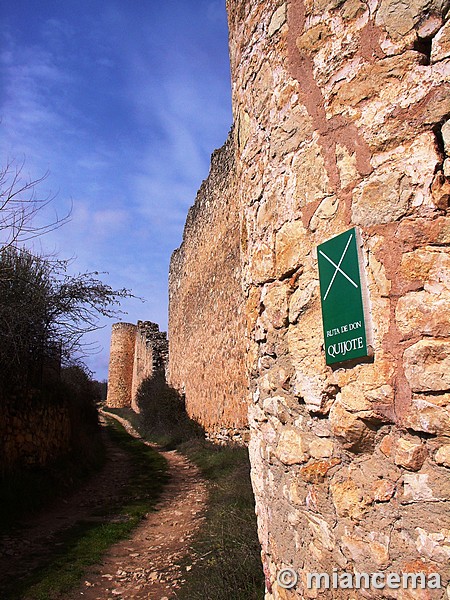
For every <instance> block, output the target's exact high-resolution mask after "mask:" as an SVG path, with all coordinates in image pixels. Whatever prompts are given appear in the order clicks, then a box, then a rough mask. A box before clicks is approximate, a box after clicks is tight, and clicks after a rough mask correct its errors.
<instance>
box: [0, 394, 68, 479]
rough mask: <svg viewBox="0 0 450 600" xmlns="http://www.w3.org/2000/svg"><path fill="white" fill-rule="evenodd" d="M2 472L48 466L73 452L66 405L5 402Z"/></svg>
mask: <svg viewBox="0 0 450 600" xmlns="http://www.w3.org/2000/svg"><path fill="white" fill-rule="evenodd" d="M1 411H2V418H1V419H0V472H2V473H6V472H8V471H12V470H17V469H18V468H21V467H30V466H38V467H42V466H45V465H47V464H49V463H51V462H52V461H54V460H55V459H57V458H59V457H60V456H63V455H64V454H66V453H67V452H68V451H69V449H70V436H71V425H70V413H69V407H68V405H67V404H66V403H63V402H61V403H48V402H40V401H37V400H33V399H28V400H27V399H20V401H19V400H17V399H14V400H11V399H10V400H7V401H2V405H1Z"/></svg>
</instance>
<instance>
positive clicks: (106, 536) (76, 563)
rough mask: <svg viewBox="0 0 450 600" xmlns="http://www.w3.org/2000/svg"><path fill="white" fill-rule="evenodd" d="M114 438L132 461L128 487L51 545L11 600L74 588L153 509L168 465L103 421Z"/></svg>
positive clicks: (38, 599)
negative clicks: (44, 561)
mask: <svg viewBox="0 0 450 600" xmlns="http://www.w3.org/2000/svg"><path fill="white" fill-rule="evenodd" d="M108 430H109V433H110V435H111V436H112V438H113V440H114V441H115V442H116V443H117V444H118V445H120V447H121V448H122V449H123V450H125V451H126V452H127V453H129V454H130V455H131V457H132V463H133V468H134V473H133V476H132V477H131V478H130V483H129V485H128V487H127V488H126V489H125V491H124V494H123V496H122V498H121V501H120V502H116V503H112V504H109V505H108V506H105V507H102V509H101V510H99V511H98V512H96V514H95V517H97V518H98V519H95V520H94V521H93V522H92V521H85V522H81V523H77V524H76V525H74V526H73V527H72V528H70V529H69V530H67V531H65V532H64V534H63V535H62V536H60V538H59V539H58V540H56V541H55V544H54V547H55V549H56V548H59V550H55V552H54V553H53V555H52V556H50V557H49V560H48V561H47V565H46V566H45V567H42V568H40V569H38V570H36V571H35V572H33V573H31V574H30V575H29V576H28V577H27V578H26V579H25V580H23V581H21V582H15V585H14V586H13V589H10V590H8V598H9V599H10V600H19V599H21V600H53V599H56V598H61V597H64V594H65V593H66V592H68V591H69V590H71V589H72V588H73V587H75V586H76V585H78V584H79V583H80V581H81V580H82V578H83V575H84V573H85V572H86V570H87V568H88V567H89V566H91V565H93V564H96V563H98V562H99V561H100V560H101V557H102V556H103V554H104V553H105V552H106V551H107V550H108V549H109V548H110V547H111V546H112V545H113V544H115V543H116V542H118V541H120V540H122V539H124V538H126V537H127V536H129V534H130V533H131V531H132V530H133V529H134V528H135V527H136V526H137V525H138V524H139V523H140V521H141V520H142V518H143V517H144V516H145V515H146V514H147V513H148V512H149V511H150V510H152V509H153V508H154V506H155V504H156V502H157V500H158V498H159V496H160V494H161V491H162V489H163V487H164V484H165V483H166V481H167V479H168V474H167V462H166V460H165V458H164V457H163V456H161V455H160V454H159V453H158V452H156V451H155V450H153V449H152V448H150V447H149V446H146V445H145V444H143V443H142V442H141V441H139V440H136V439H134V438H132V437H131V436H130V435H129V434H128V433H127V432H126V431H125V429H124V428H123V427H122V426H121V425H120V424H118V423H117V422H116V421H112V420H110V419H108Z"/></svg>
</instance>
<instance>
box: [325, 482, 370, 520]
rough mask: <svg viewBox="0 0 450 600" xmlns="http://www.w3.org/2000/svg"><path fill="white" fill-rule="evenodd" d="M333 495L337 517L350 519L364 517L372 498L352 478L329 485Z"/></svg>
mask: <svg viewBox="0 0 450 600" xmlns="http://www.w3.org/2000/svg"><path fill="white" fill-rule="evenodd" d="M330 490H331V494H332V496H333V503H334V507H335V509H336V513H337V515H338V516H339V517H348V518H350V519H352V520H356V521H360V520H361V519H363V518H364V515H365V514H366V512H367V508H368V506H369V505H370V504H371V502H372V500H373V499H372V498H370V497H369V496H367V495H365V493H364V490H362V489H361V488H360V487H359V486H358V485H357V484H356V483H355V482H354V481H353V480H352V479H347V480H346V481H343V482H339V483H332V484H331V486H330Z"/></svg>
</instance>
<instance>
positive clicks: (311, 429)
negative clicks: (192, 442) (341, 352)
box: [227, 0, 450, 600]
mask: <svg viewBox="0 0 450 600" xmlns="http://www.w3.org/2000/svg"><path fill="white" fill-rule="evenodd" d="M448 6H449V3H448V2H447V1H443V0H429V1H424V0H419V1H418V2H414V3H403V2H398V1H397V0H381V1H379V2H378V1H377V0H369V2H362V1H360V0H344V1H342V0H319V1H317V0H314V1H313V0H305V1H303V0H291V1H290V2H280V0H265V1H264V2H263V1H257V0H253V1H249V0H247V1H244V0H228V1H227V9H228V15H229V27H230V55H231V70H232V86H233V112H234V119H235V134H234V138H235V144H236V160H235V172H236V181H237V182H238V183H237V194H238V203H239V213H240V219H241V222H242V235H241V268H242V287H243V290H244V295H245V301H246V322H247V332H246V335H247V343H248V363H249V368H248V376H249V382H250V390H251V393H252V402H251V404H250V409H249V419H250V426H251V441H250V455H251V462H252V480H253V486H254V491H255V496H256V507H257V515H258V526H259V535H260V540H261V544H262V550H263V560H264V568H265V572H266V581H267V600H269V599H272V598H275V599H286V598H289V599H290V598H299V599H300V598H316V597H320V598H345V599H348V598H353V597H355V598H359V597H365V598H376V599H378V598H400V599H402V600H406V599H408V600H409V599H413V598H414V599H415V598H423V599H425V598H433V599H435V598H436V599H437V598H439V599H442V600H443V599H444V598H447V592H446V587H447V583H448V577H449V571H448V561H449V558H450V537H449V535H450V534H449V532H450V511H449V495H450V480H449V467H450V439H449V435H450V425H449V412H450V409H449V407H450V393H449V392H450V378H449V373H450V319H449V315H450V311H449V309H450V256H449V244H450V222H449V217H448V208H449V198H450V182H449V179H448V177H449V176H450V168H449V160H450V121H449V120H448V119H449V117H450V24H449V21H448ZM352 226H358V227H359V229H360V233H361V238H362V244H363V257H364V270H365V275H366V278H367V281H368V289H369V300H370V306H371V319H372V326H373V340H374V357H373V359H372V361H369V362H367V361H366V362H362V361H360V362H359V363H358V362H357V363H354V364H351V365H350V364H342V365H337V366H334V367H327V366H326V364H325V356H324V349H323V343H324V339H323V332H322V325H321V308H320V293H319V282H318V271H317V250H316V248H317V245H318V244H320V243H322V242H324V241H326V240H328V239H330V238H331V237H333V236H335V235H337V234H339V233H342V232H344V231H346V230H347V229H349V228H350V227H352ZM285 567H290V568H293V569H294V570H295V571H296V572H297V573H298V574H299V580H298V583H297V584H296V585H295V586H294V588H293V589H290V590H287V589H284V588H283V587H282V586H281V585H280V584H279V582H277V577H276V576H277V573H278V572H279V570H280V569H281V568H285ZM333 569H336V570H337V571H338V572H339V573H341V572H347V573H353V572H354V571H359V572H366V573H374V572H382V573H388V572H398V573H402V572H420V571H423V572H425V573H431V572H438V573H439V574H440V576H441V578H442V586H443V587H442V588H441V589H438V590H428V591H424V590H413V589H402V588H401V589H392V590H391V589H387V588H385V589H383V590H379V589H374V588H372V589H370V590H364V591H358V592H352V591H351V590H350V591H349V590H348V589H347V590H346V589H330V590H323V589H322V590H320V592H319V590H316V589H308V587H307V573H312V572H319V573H329V574H330V575H331V574H332V573H333Z"/></svg>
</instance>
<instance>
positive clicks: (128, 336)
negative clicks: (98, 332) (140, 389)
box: [106, 323, 136, 408]
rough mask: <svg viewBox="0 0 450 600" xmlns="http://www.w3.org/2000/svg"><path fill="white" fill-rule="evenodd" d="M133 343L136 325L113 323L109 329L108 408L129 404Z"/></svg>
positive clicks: (131, 385) (134, 343)
mask: <svg viewBox="0 0 450 600" xmlns="http://www.w3.org/2000/svg"><path fill="white" fill-rule="evenodd" d="M135 345H136V325H134V324H133V323H114V325H113V326H112V331H111V346H110V353H109V370H108V396H107V399H106V406H109V407H110V408H123V407H124V406H131V390H132V387H133V369H134V349H135Z"/></svg>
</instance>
